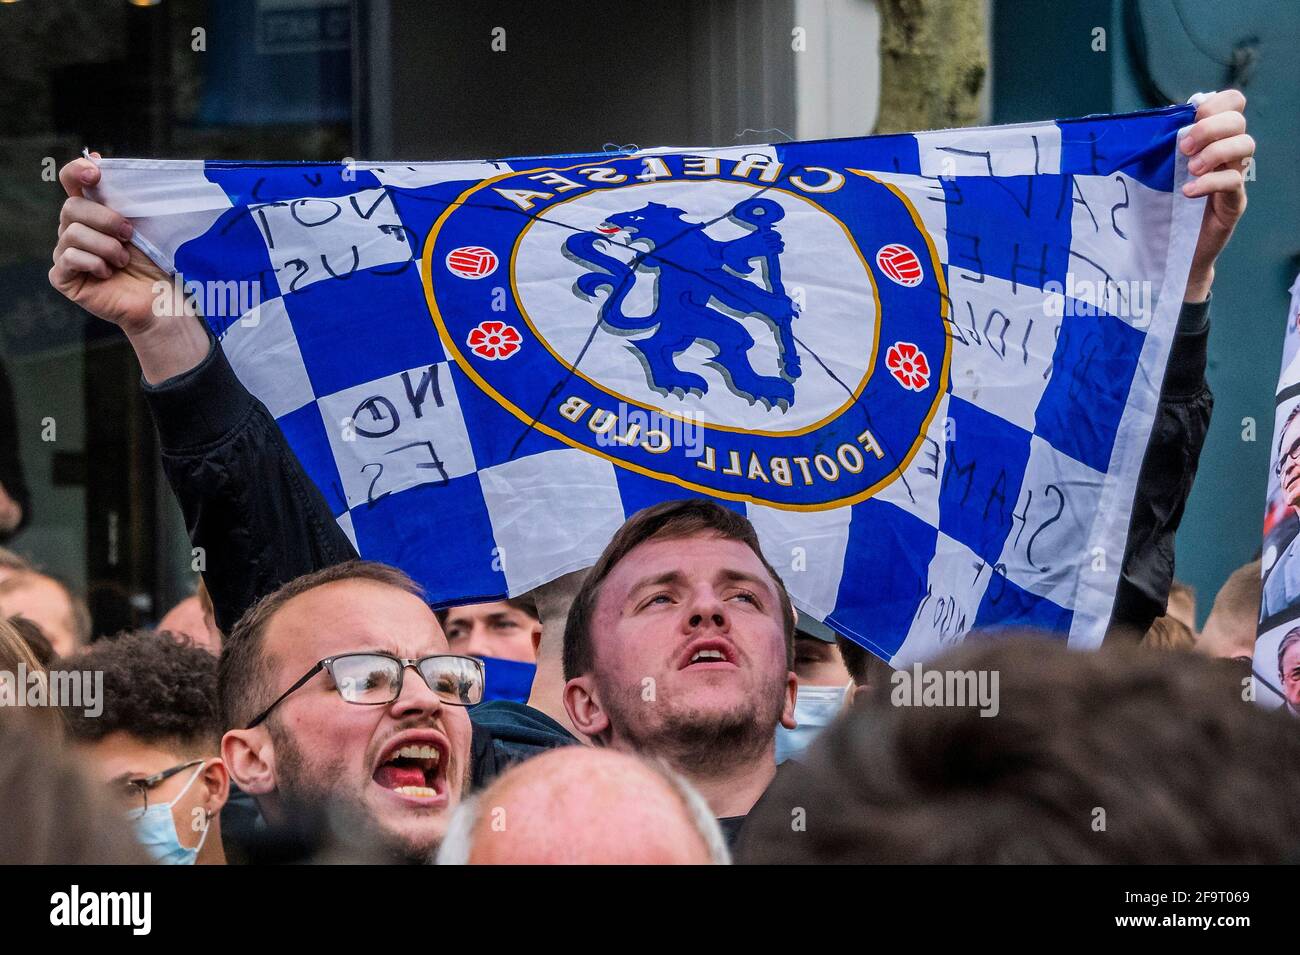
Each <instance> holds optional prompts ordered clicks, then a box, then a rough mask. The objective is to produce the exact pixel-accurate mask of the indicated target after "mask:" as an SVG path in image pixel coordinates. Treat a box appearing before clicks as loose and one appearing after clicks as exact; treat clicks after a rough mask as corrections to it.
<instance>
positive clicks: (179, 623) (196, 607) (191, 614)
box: [158, 577, 221, 655]
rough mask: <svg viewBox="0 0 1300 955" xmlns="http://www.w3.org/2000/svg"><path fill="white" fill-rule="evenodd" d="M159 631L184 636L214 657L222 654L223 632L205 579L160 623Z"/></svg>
mask: <svg viewBox="0 0 1300 955" xmlns="http://www.w3.org/2000/svg"><path fill="white" fill-rule="evenodd" d="M158 629H159V630H166V631H168V632H170V633H178V634H182V635H184V636H186V637H188V638H189V641H190V643H192V644H193V645H194V646H196V647H202V648H203V649H205V650H207V651H208V652H209V653H211V654H213V655H217V654H220V653H221V631H220V630H219V629H218V628H217V620H216V615H215V614H214V612H213V609H212V598H211V597H209V596H208V590H207V587H206V586H204V583H203V578H202V577H200V578H199V582H198V587H197V590H196V591H195V593H194V594H193V595H192V596H190V597H186V598H185V599H184V600H182V601H180V602H179V603H178V604H176V606H174V607H172V609H171V610H169V611H167V613H166V614H164V615H163V618H162V619H161V620H159V621H158Z"/></svg>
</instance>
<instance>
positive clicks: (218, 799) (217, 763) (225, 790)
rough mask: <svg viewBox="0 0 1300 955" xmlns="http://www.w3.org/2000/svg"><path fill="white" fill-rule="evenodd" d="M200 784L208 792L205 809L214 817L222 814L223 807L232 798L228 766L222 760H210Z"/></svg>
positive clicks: (204, 801)
mask: <svg viewBox="0 0 1300 955" xmlns="http://www.w3.org/2000/svg"><path fill="white" fill-rule="evenodd" d="M199 783H200V784H201V785H202V786H203V787H204V788H205V789H206V790H207V796H206V797H205V798H204V800H203V808H204V809H206V810H207V811H208V812H209V813H211V814H213V815H215V814H217V813H219V812H221V807H222V806H224V805H225V804H226V800H227V799H229V798H230V773H228V772H227V771H226V764H225V763H224V762H223V761H222V760H221V759H220V758H217V759H210V760H208V762H207V765H206V766H204V767H203V775H201V776H200V777H199Z"/></svg>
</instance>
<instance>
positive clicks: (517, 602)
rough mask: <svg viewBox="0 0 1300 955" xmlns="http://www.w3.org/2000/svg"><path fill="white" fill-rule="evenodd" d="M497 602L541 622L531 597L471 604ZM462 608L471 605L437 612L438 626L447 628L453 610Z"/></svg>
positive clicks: (459, 605)
mask: <svg viewBox="0 0 1300 955" xmlns="http://www.w3.org/2000/svg"><path fill="white" fill-rule="evenodd" d="M498 602H499V603H503V604H505V605H506V606H508V607H510V608H511V609H513V610H518V611H519V612H520V613H523V614H527V615H528V616H530V617H532V618H533V619H534V620H536V621H538V622H539V623H540V622H541V619H542V617H541V614H539V613H538V612H537V601H535V600H534V599H533V598H532V597H531V596H529V595H527V594H521V595H520V596H518V597H507V598H506V599H505V600H502V601H496V600H475V601H474V602H473V603H476V604H483V603H498ZM464 606H472V604H457V605H456V606H454V607H443V608H442V609H441V610H439V611H437V617H438V624H439V626H441V627H443V628H444V629H445V628H446V626H447V618H448V617H450V616H451V612H452V611H453V610H457V609H459V608H460V607H464Z"/></svg>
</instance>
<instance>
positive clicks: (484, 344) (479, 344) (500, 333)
mask: <svg viewBox="0 0 1300 955" xmlns="http://www.w3.org/2000/svg"><path fill="white" fill-rule="evenodd" d="M521 341H523V339H521V338H520V337H519V330H518V329H516V328H515V327H514V326H513V325H507V324H506V323H505V322H479V323H478V324H477V325H476V326H474V327H473V328H471V329H470V331H469V338H467V339H465V344H466V345H468V346H469V348H470V351H472V352H473V353H474V354H476V355H478V357H479V358H486V359H487V360H488V361H501V360H504V359H506V358H509V357H510V356H511V355H513V354H514V353H515V352H517V351H519V344H520V342H521Z"/></svg>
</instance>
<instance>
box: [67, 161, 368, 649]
mask: <svg viewBox="0 0 1300 955" xmlns="http://www.w3.org/2000/svg"><path fill="white" fill-rule="evenodd" d="M59 179H60V182H62V184H63V187H64V189H65V191H66V192H67V193H68V199H67V201H66V202H65V203H64V204H63V211H62V213H61V214H60V217H59V241H58V245H57V246H56V247H55V249H54V267H53V268H52V269H51V270H50V283H51V284H52V285H53V286H54V287H55V288H56V289H58V290H59V291H60V292H62V293H63V294H64V295H66V296H67V297H68V298H69V299H71V300H72V301H73V302H76V303H77V304H78V305H80V306H81V307H82V308H84V309H86V311H88V312H90V313H91V314H92V315H95V316H96V317H98V318H101V319H103V320H105V321H108V322H112V323H113V324H115V325H117V326H118V327H119V328H121V329H122V331H123V332H124V333H125V334H126V337H127V339H128V340H129V341H130V343H131V347H132V348H133V349H134V350H135V354H136V357H137V358H138V359H139V362H140V369H141V372H142V373H143V376H144V383H143V384H144V389H145V393H146V395H147V397H148V401H149V406H150V409H151V410H152V412H153V416H154V421H155V423H156V424H157V426H158V435H159V439H160V445H161V450H162V462H163V469H164V471H165V472H166V474H167V479H168V481H169V482H170V483H171V487H172V491H173V493H174V494H175V495H176V499H177V500H178V501H179V503H180V506H181V511H182V512H183V513H184V515H185V526H186V528H187V529H188V530H189V535H190V541H191V542H192V543H193V545H194V546H195V548H201V551H199V552H197V553H196V557H199V558H200V561H201V563H200V566H201V568H202V571H203V578H204V582H205V583H206V584H207V588H208V591H209V593H210V594H211V595H212V603H213V607H214V609H215V611H216V619H217V625H218V626H219V627H220V628H221V629H222V630H224V631H228V630H229V629H230V627H231V626H233V624H234V623H235V621H236V620H238V619H239V617H240V616H241V615H242V614H243V612H244V611H245V610H247V609H248V608H249V607H250V606H251V605H252V604H253V603H254V602H256V601H257V600H258V598H260V597H262V596H264V595H265V594H268V593H270V592H271V591H273V590H275V589H276V588H277V587H279V586H280V585H281V584H282V583H285V582H286V581H289V580H292V579H293V578H294V577H298V576H300V575H302V574H305V573H308V572H309V571H312V570H317V569H319V568H321V567H326V566H329V565H331V564H335V563H339V562H341V561H344V560H349V559H351V558H353V557H355V556H356V551H355V550H354V548H353V547H352V543H351V541H349V540H348V538H347V535H345V534H344V533H343V531H342V530H341V529H340V528H339V526H338V524H337V523H335V521H334V518H333V515H332V514H331V513H330V510H329V506H328V505H327V504H326V503H325V499H324V497H323V496H322V495H321V493H320V491H319V490H318V489H317V488H316V486H315V485H314V484H313V483H312V482H311V480H310V479H309V478H308V477H307V475H306V473H305V472H304V471H303V469H302V465H301V464H299V462H298V459H297V458H296V457H295V456H294V454H293V452H292V451H290V449H289V447H288V445H287V443H286V442H285V440H284V436H283V435H282V434H281V433H280V429H279V427H278V426H277V425H276V423H275V420H274V419H273V418H272V417H271V415H270V413H269V412H268V411H267V410H266V408H265V406H263V405H262V403H261V402H260V401H258V400H257V399H256V398H254V397H253V396H252V395H251V394H250V393H249V392H248V389H247V388H245V387H244V386H243V384H242V383H241V382H240V380H239V379H238V378H237V377H236V376H235V373H234V371H233V370H232V369H231V367H230V364H229V362H227V361H226V356H225V354H224V353H223V352H222V351H221V347H220V345H219V344H218V343H217V342H216V341H215V339H213V337H212V335H211V333H210V332H209V331H208V328H207V326H206V325H204V324H203V322H202V321H201V320H200V319H199V317H198V315H197V313H196V312H195V311H194V310H193V308H191V307H188V306H187V304H186V303H185V302H184V301H183V300H180V299H178V298H177V296H176V294H175V291H174V288H173V286H174V283H172V282H169V281H165V279H166V278H167V276H166V275H165V273H164V272H163V271H162V270H161V269H160V268H158V266H157V265H155V264H154V263H153V262H152V261H150V259H149V258H148V257H147V256H146V255H145V254H144V253H143V252H141V251H140V250H139V249H138V248H136V247H135V246H133V245H131V244H130V238H131V232H132V230H131V224H130V222H128V221H127V220H126V219H124V218H122V216H120V215H118V214H117V213H116V212H114V211H113V210H112V209H109V208H108V207H107V206H104V205H101V204H99V203H96V202H93V201H91V200H90V199H88V198H86V197H85V196H84V195H83V189H85V188H86V187H91V186H94V185H95V184H96V183H97V182H98V181H99V169H98V168H97V167H96V166H95V164H94V163H93V162H91V161H89V160H87V159H78V160H76V161H75V162H72V163H69V164H68V165H66V166H64V167H63V169H62V170H61V171H60V172H59Z"/></svg>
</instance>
